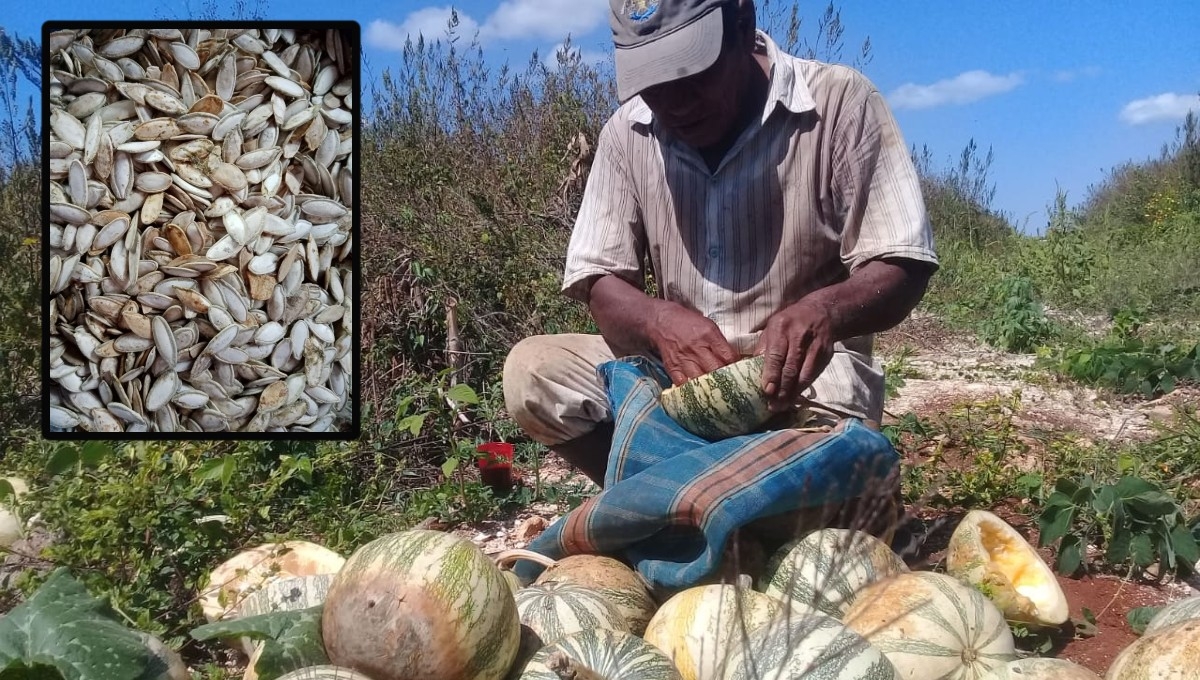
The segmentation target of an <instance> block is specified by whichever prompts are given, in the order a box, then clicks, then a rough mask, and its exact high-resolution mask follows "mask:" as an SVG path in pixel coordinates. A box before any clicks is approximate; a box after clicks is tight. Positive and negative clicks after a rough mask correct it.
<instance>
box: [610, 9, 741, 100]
mask: <svg viewBox="0 0 1200 680" xmlns="http://www.w3.org/2000/svg"><path fill="white" fill-rule="evenodd" d="M728 2H729V0H609V7H610V9H611V10H612V11H611V14H610V17H609V22H610V23H611V24H612V32H613V47H614V49H615V56H616V66H617V97H618V98H619V99H620V100H621V101H626V100H628V99H630V98H632V97H633V96H634V95H636V94H637V93H639V92H641V91H642V90H644V89H646V88H648V87H651V86H654V85H658V84H659V83H665V82H669V81H672V80H677V79H679V78H686V77H688V76H691V75H695V74H697V73H700V72H701V71H704V70H705V69H707V68H708V67H709V66H712V65H713V64H714V63H715V62H716V61H717V57H719V56H720V55H721V39H722V35H723V32H724V30H723V28H724V26H723V21H722V18H721V11H720V10H721V7H722V6H723V5H725V4H728Z"/></svg>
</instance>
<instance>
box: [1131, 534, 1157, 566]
mask: <svg viewBox="0 0 1200 680" xmlns="http://www.w3.org/2000/svg"><path fill="white" fill-rule="evenodd" d="M1129 553H1130V555H1131V556H1132V557H1133V563H1134V564H1136V565H1137V566H1139V567H1148V566H1150V565H1151V564H1154V548H1153V546H1152V545H1151V543H1150V536H1149V535H1148V534H1138V535H1137V536H1134V537H1133V540H1132V541H1130V542H1129Z"/></svg>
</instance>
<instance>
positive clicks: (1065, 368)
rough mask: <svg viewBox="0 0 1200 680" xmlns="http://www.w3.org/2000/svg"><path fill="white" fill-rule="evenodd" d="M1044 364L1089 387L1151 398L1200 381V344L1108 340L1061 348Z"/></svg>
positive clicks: (1046, 357) (1051, 353) (1049, 356)
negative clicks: (1183, 384)
mask: <svg viewBox="0 0 1200 680" xmlns="http://www.w3.org/2000/svg"><path fill="white" fill-rule="evenodd" d="M1041 363H1042V365H1043V366H1048V367H1050V368H1052V369H1053V370H1055V371H1057V372H1059V373H1061V374H1063V375H1065V376H1067V377H1070V378H1073V379H1075V380H1078V381H1080V382H1082V383H1084V384H1086V385H1095V386H1103V387H1108V388H1110V389H1113V390H1115V391H1117V392H1122V393H1126V394H1139V393H1140V394H1142V395H1145V396H1146V397H1148V398H1149V397H1154V396H1157V395H1161V394H1166V393H1168V392H1171V391H1173V390H1174V389H1175V387H1176V386H1177V385H1179V384H1180V383H1181V382H1197V381H1200V344H1194V345H1192V346H1190V347H1187V346H1182V347H1181V346H1179V345H1176V344H1174V343H1163V344H1158V345H1148V344H1146V343H1145V342H1143V341H1142V340H1139V339H1137V338H1126V339H1124V340H1119V341H1118V340H1107V341H1104V342H1099V343H1095V344H1092V345H1090V346H1087V345H1085V346H1077V347H1066V348H1060V349H1058V350H1057V351H1054V352H1050V353H1047V354H1046V355H1045V356H1043V357H1042V362H1041Z"/></svg>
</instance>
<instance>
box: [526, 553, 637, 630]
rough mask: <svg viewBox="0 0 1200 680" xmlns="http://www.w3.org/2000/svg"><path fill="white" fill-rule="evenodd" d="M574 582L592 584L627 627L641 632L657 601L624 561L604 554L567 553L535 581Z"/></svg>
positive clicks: (587, 585)
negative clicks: (618, 612)
mask: <svg viewBox="0 0 1200 680" xmlns="http://www.w3.org/2000/svg"><path fill="white" fill-rule="evenodd" d="M555 582H558V583H575V584H578V585H581V586H583V587H585V588H591V589H593V590H595V591H597V592H599V593H600V594H602V595H604V596H605V597H607V598H608V599H609V600H611V601H612V603H613V604H615V605H616V606H617V609H618V610H620V612H621V614H622V616H624V617H625V620H626V621H628V622H629V631H630V632H631V633H633V634H634V635H641V634H642V633H644V632H645V630H646V624H647V623H649V621H650V617H651V616H653V615H654V611H655V610H656V609H657V605H656V604H655V603H654V598H653V597H651V595H650V591H649V589H647V588H646V584H645V582H644V581H643V580H642V577H640V576H638V574H637V572H636V571H634V570H633V569H632V568H630V567H629V566H627V565H626V564H625V563H623V562H621V561H619V560H616V559H613V558H611V557H606V556H604V555H569V556H567V557H564V558H562V559H561V560H558V561H556V562H554V563H552V564H551V565H550V566H549V567H547V568H546V570H545V571H543V572H542V573H541V574H540V575H538V577H537V579H535V580H534V583H535V584H543V583H555Z"/></svg>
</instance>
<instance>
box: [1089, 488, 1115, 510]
mask: <svg viewBox="0 0 1200 680" xmlns="http://www.w3.org/2000/svg"><path fill="white" fill-rule="evenodd" d="M1114 502H1117V492H1116V490H1115V489H1114V488H1113V487H1111V486H1104V487H1101V488H1100V491H1099V492H1097V493H1096V497H1095V498H1093V499H1092V507H1093V508H1094V509H1095V510H1096V512H1098V513H1100V514H1103V515H1107V514H1108V513H1110V512H1112V507H1113V503H1114Z"/></svg>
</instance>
